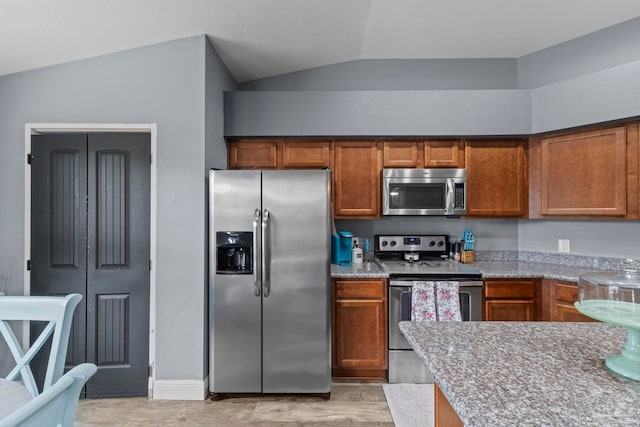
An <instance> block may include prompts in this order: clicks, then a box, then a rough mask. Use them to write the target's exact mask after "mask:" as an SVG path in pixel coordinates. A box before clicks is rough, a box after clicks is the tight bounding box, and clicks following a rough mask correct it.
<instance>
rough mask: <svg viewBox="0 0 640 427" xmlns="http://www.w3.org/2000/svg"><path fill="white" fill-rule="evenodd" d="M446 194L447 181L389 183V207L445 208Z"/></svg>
mask: <svg viewBox="0 0 640 427" xmlns="http://www.w3.org/2000/svg"><path fill="white" fill-rule="evenodd" d="M446 195H447V186H446V184H445V183H431V184H427V183H393V184H389V208H390V209H445V208H446V200H447V197H446Z"/></svg>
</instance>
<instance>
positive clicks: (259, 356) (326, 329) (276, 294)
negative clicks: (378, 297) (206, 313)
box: [209, 170, 331, 396]
mask: <svg viewBox="0 0 640 427" xmlns="http://www.w3.org/2000/svg"><path fill="white" fill-rule="evenodd" d="M330 181H331V179H330V171H328V170H291V171H259V170H255V171H254V170H238V171H210V172H209V242H210V243H209V244H210V250H209V253H210V263H209V265H210V268H209V270H210V278H209V301H210V304H209V310H210V336H209V339H210V341H209V344H210V353H209V355H210V356H209V390H210V391H211V392H212V393H214V394H227V393H229V394H231V393H320V394H327V396H328V393H330V391H331V309H330V307H331V305H330V303H331V301H330V300H331V285H330V280H331V279H330V261H329V256H330V234H331V230H330V203H329V185H330Z"/></svg>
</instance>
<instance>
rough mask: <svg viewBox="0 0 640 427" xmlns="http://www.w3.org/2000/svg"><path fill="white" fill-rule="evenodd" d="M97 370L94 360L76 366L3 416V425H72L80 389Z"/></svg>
mask: <svg viewBox="0 0 640 427" xmlns="http://www.w3.org/2000/svg"><path fill="white" fill-rule="evenodd" d="M96 370H97V368H96V365H94V364H93V363H83V364H81V365H78V366H76V367H75V368H73V369H72V370H70V371H69V372H67V373H66V374H64V375H63V376H62V378H60V379H59V380H58V381H56V382H55V383H54V384H53V385H51V386H50V387H49V388H47V389H46V390H44V391H43V392H42V393H40V394H39V395H38V397H36V398H35V399H32V400H30V401H29V402H27V403H26V404H24V405H22V406H20V407H19V408H18V409H16V410H15V411H13V412H12V413H10V414H9V415H7V416H6V417H5V418H2V419H0V427H48V426H52V427H53V426H55V427H73V421H74V420H75V417H76V410H77V408H78V399H79V397H80V391H82V387H83V386H84V384H85V383H86V382H87V380H88V379H89V378H91V376H92V375H93V374H95V373H96Z"/></svg>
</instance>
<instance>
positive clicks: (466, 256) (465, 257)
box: [460, 251, 473, 264]
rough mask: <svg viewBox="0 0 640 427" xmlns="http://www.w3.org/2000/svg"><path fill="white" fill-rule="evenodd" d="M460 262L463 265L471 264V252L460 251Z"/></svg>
mask: <svg viewBox="0 0 640 427" xmlns="http://www.w3.org/2000/svg"><path fill="white" fill-rule="evenodd" d="M460 261H461V262H463V263H464V264H471V263H472V262H473V251H462V254H460Z"/></svg>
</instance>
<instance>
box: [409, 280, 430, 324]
mask: <svg viewBox="0 0 640 427" xmlns="http://www.w3.org/2000/svg"><path fill="white" fill-rule="evenodd" d="M425 320H436V287H435V282H413V283H412V284H411V321H418V322H419V321H425Z"/></svg>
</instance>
